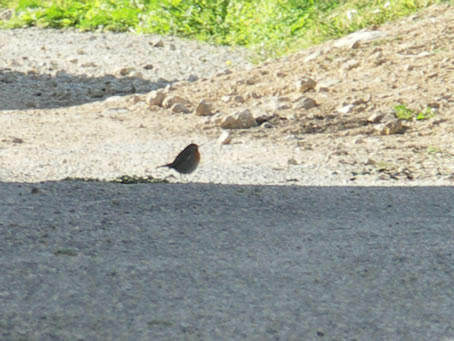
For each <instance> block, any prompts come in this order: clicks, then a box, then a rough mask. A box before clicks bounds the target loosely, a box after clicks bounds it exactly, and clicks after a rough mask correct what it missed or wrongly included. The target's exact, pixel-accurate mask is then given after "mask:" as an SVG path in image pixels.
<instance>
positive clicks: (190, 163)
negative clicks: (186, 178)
mask: <svg viewBox="0 0 454 341" xmlns="http://www.w3.org/2000/svg"><path fill="white" fill-rule="evenodd" d="M199 162H200V153H199V146H198V145H196V144H195V143H191V144H190V145H189V146H187V147H186V148H185V149H183V151H182V152H181V153H180V154H178V155H177V157H176V158H175V160H174V161H173V162H171V163H168V164H165V165H162V166H159V167H158V168H160V167H168V168H173V169H175V170H176V171H177V172H178V173H182V174H189V173H192V172H193V171H195V169H196V168H197V166H198V165H199Z"/></svg>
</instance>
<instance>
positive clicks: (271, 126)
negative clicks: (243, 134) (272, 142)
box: [262, 122, 273, 129]
mask: <svg viewBox="0 0 454 341" xmlns="http://www.w3.org/2000/svg"><path fill="white" fill-rule="evenodd" d="M262 127H263V128H267V129H270V128H273V125H272V124H271V123H270V122H265V123H263V124H262Z"/></svg>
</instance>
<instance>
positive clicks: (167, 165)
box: [156, 163, 172, 168]
mask: <svg viewBox="0 0 454 341" xmlns="http://www.w3.org/2000/svg"><path fill="white" fill-rule="evenodd" d="M171 165H172V163H166V164H165V165H161V166H158V167H156V168H163V167H168V168H170V166H171Z"/></svg>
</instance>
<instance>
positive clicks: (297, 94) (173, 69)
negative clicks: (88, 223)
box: [0, 6, 454, 185]
mask: <svg viewBox="0 0 454 341" xmlns="http://www.w3.org/2000/svg"><path fill="white" fill-rule="evenodd" d="M453 22H454V11H453V9H452V8H451V7H449V6H434V7H431V8H429V9H428V10H426V11H424V12H421V13H418V14H416V15H414V16H412V17H410V18H406V19H402V20H401V21H400V22H399V23H392V24H387V25H384V26H383V27H380V28H378V29H377V30H375V31H374V32H369V33H368V32H362V33H361V37H363V38H364V37H367V36H368V35H370V36H371V37H372V38H373V39H375V40H372V41H370V40H367V39H366V40H360V41H356V43H354V44H352V41H355V40H354V39H353V40H352V39H350V40H348V41H347V43H346V44H341V42H342V41H341V40H340V41H334V42H333V41H331V42H327V43H325V44H323V45H321V46H315V47H312V48H310V49H308V50H305V51H301V52H299V53H296V54H294V55H291V56H288V57H285V58H282V59H280V60H276V61H269V62H267V63H264V64H262V65H259V66H251V65H250V63H249V62H248V60H247V58H246V57H247V52H246V51H245V50H241V49H237V50H232V49H230V48H226V47H214V46H210V45H207V44H201V43H197V42H192V41H187V40H182V39H177V38H165V37H158V36H147V35H142V36H140V35H135V34H112V33H107V34H104V33H103V34H101V33H77V32H72V31H68V32H58V31H54V30H39V29H31V30H28V29H27V30H18V31H0V48H1V51H2V52H1V55H0V69H1V70H2V71H1V72H0V86H1V91H0V108H1V109H3V110H1V114H0V136H1V139H0V180H2V181H30V182H36V181H45V180H59V179H63V178H66V177H83V178H87V177H88V178H102V179H112V178H116V177H119V176H122V175H128V176H152V177H154V178H161V179H162V178H168V180H169V181H181V182H203V183H223V184H279V185H289V184H290V185H452V183H453V181H454V161H453V160H454V158H453V156H454V144H453V143H452V134H453V133H454V130H453V129H454V128H453V127H454V115H453V113H454V97H453V95H452V94H453V93H454V67H453V65H454V60H453V58H452V53H453V52H454V49H453V46H452V40H453V39H454V26H453V24H452V23H453ZM377 37H378V38H379V39H377ZM227 69H230V70H232V71H231V72H226V70H227ZM311 79H312V81H311ZM314 85H315V87H313V86H314ZM312 87H313V88H312ZM158 88H160V89H166V90H165V91H167V95H166V96H169V97H171V96H177V97H180V98H182V99H183V100H182V101H183V102H184V103H189V104H184V105H186V106H187V108H186V107H184V105H180V108H179V110H183V111H187V112H188V113H181V112H176V111H177V110H175V108H173V109H172V108H165V107H162V106H157V105H149V104H148V103H147V100H146V99H147V96H148V93H149V92H150V91H151V90H153V89H158ZM201 101H206V102H208V103H210V105H211V106H212V108H213V110H212V113H213V114H214V115H213V116H210V115H209V114H208V116H198V115H196V114H195V111H196V110H195V108H196V107H197V105H198V104H199V103H200V102H201ZM314 104H315V106H314ZM397 104H402V105H404V106H405V107H406V108H409V109H411V110H413V111H414V113H415V117H416V113H418V112H422V111H424V112H426V110H428V109H427V108H433V111H432V112H431V114H430V115H432V116H431V117H430V116H429V117H427V119H426V120H416V119H413V120H412V121H399V120H397V118H396V117H395V115H394V114H393V112H392V108H393V107H394V106H395V105H397ZM245 109H247V110H249V111H250V112H251V113H252V115H253V116H254V119H256V120H257V121H260V123H261V124H260V125H254V124H252V126H253V127H250V128H248V129H237V130H232V131H231V137H232V141H231V143H230V144H227V145H220V144H219V143H218V142H217V140H218V137H219V136H220V135H222V133H223V129H222V128H221V127H222V122H223V120H225V118H226V117H228V116H229V115H234V114H235V113H238V112H242V111H244V110H245ZM377 117H378V118H377ZM380 117H382V118H380ZM380 120H382V121H380ZM252 123H254V122H252ZM192 142H193V143H198V144H203V146H202V148H201V153H202V162H201V164H200V167H199V169H197V171H196V172H194V173H193V174H191V175H190V176H181V177H180V176H179V175H178V174H175V172H174V171H173V170H168V169H165V168H160V169H156V167H157V166H159V165H162V164H164V163H167V162H170V161H172V160H173V159H174V157H175V156H176V155H177V153H178V152H179V151H181V150H182V149H183V148H184V147H185V146H186V145H188V144H189V143H192ZM172 176H173V177H172Z"/></svg>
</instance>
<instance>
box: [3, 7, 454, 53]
mask: <svg viewBox="0 0 454 341" xmlns="http://www.w3.org/2000/svg"><path fill="white" fill-rule="evenodd" d="M441 2H449V3H452V0H451V1H443V0H388V1H383V0H373V1H369V0H367V1H366V0H318V1H317V0H265V1H261V0H94V1H87V0H54V1H44V0H0V7H3V8H10V9H13V10H14V14H13V16H12V17H11V19H9V20H3V21H2V20H0V27H3V28H18V27H29V26H39V27H49V28H59V29H62V28H76V29H79V30H82V31H93V30H100V31H107V30H108V31H116V32H125V31H132V32H139V33H159V34H170V35H177V36H183V37H189V38H194V39H199V40H203V41H209V42H213V43H216V44H223V45H233V46H235V45H241V46H247V47H250V48H252V49H254V50H256V51H257V52H258V53H260V54H261V55H262V57H263V58H266V57H275V56H280V55H284V54H287V53H289V52H292V51H294V50H297V49H301V48H304V47H307V46H310V45H313V44H318V43H321V42H323V41H325V40H328V39H332V38H337V37H340V36H343V35H345V34H347V33H350V32H353V31H356V30H358V29H361V28H364V27H370V26H372V25H379V24H382V23H384V22H386V21H390V20H395V19H397V18H399V17H402V16H405V15H409V14H411V13H413V12H415V11H417V10H419V9H422V8H425V7H427V6H430V5H432V4H437V3H441Z"/></svg>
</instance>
